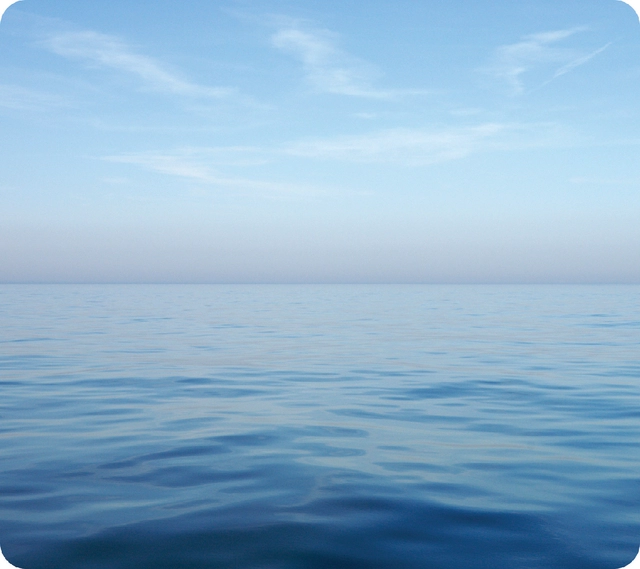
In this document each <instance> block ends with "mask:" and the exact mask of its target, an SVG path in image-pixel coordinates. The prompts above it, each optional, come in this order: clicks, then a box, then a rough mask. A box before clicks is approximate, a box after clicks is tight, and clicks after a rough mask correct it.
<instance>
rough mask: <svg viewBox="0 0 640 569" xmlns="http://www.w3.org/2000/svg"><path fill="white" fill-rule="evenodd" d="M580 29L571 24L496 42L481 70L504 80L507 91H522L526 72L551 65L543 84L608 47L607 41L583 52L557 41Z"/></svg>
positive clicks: (517, 93) (570, 35)
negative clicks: (494, 50) (516, 40)
mask: <svg viewBox="0 0 640 569" xmlns="http://www.w3.org/2000/svg"><path fill="white" fill-rule="evenodd" d="M584 30H585V28H572V29H567V30H556V31H551V32H542V33H538V34H531V35H527V36H524V37H523V38H522V39H521V40H520V41H519V42H516V43H513V44H508V45H503V46H500V47H499V48H498V49H497V50H496V52H495V53H494V56H493V58H492V61H491V63H490V64H489V65H488V66H486V67H484V68H483V69H482V70H481V71H483V72H484V73H486V74H487V75H489V76H491V77H493V78H495V79H497V80H498V81H499V82H501V83H503V84H506V86H507V87H508V89H509V91H510V92H511V94H513V95H519V94H522V93H523V92H524V91H525V82H524V77H525V75H526V74H527V73H528V72H530V71H533V70H536V69H540V68H543V67H545V66H546V67H547V68H549V67H550V68H551V69H554V68H555V69H554V70H553V71H551V72H550V78H549V79H547V80H546V81H544V82H543V84H546V83H549V82H550V81H553V80H554V79H557V78H558V77H561V76H562V75H565V74H566V73H569V72H570V71H572V70H574V69H576V68H577V67H580V66H581V65H584V64H585V63H587V62H589V61H590V60H591V59H593V58H594V57H595V56H597V55H598V54H600V53H602V52H603V51H604V50H605V49H607V47H609V45H610V44H607V45H605V46H603V47H600V48H598V49H596V50H594V51H591V52H589V53H584V52H582V51H580V50H577V49H573V48H569V47H564V46H560V45H558V44H559V43H560V42H562V41H563V40H566V39H568V38H570V37H572V36H574V35H575V34H577V33H579V32H582V31H584Z"/></svg>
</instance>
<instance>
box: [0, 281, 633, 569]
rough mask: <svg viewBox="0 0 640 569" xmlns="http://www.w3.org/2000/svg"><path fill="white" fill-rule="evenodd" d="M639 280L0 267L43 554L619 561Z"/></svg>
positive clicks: (3, 497)
mask: <svg viewBox="0 0 640 569" xmlns="http://www.w3.org/2000/svg"><path fill="white" fill-rule="evenodd" d="M639 545H640V287H638V286H542V285H541V286H537V285H536V286H533V285H532V286H506V285H505V286H488V285H487V286H476V285H461V286H444V285H443V286H439V285H438V286H436V285H429V286H422V285H406V286H405V285H388V286H387V285H384V286H383V285H211V286H209V285H46V286H45V285H2V286H0V546H1V547H2V551H3V553H4V554H5V556H6V557H7V559H8V560H9V561H10V562H11V563H13V564H14V565H17V566H18V567H21V568H23V569H54V568H56V569H75V568H78V569H80V568H91V569H120V568H122V569H125V568H127V569H129V568H131V569H133V568H135V569H145V568H154V569H164V568H167V569H169V568H171V569H176V568H180V569H183V568H184V569H191V568H192V569H199V568H214V569H218V568H219V569H231V568H233V569H297V568H300V569H303V568H304V569H306V568H311V569H342V568H344V569H347V568H349V569H350V568H362V569H365V568H366V569H369V568H371V569H382V568H389V569H391V568H393V569H413V568H421V569H422V568H424V569H462V568H465V569H470V568H474V569H480V568H487V569H488V568H491V569H502V568H504V569H616V568H618V567H621V566H622V565H626V564H627V563H629V562H630V561H631V560H632V559H633V557H634V556H635V554H636V553H637V551H638V546H639Z"/></svg>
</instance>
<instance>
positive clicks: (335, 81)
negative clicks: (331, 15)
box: [271, 26, 427, 99]
mask: <svg viewBox="0 0 640 569" xmlns="http://www.w3.org/2000/svg"><path fill="white" fill-rule="evenodd" d="M271 43H272V45H273V46H274V47H276V48H277V49H279V50H281V51H283V52H285V53H289V54H291V55H292V56H293V57H294V58H296V59H298V60H299V61H300V62H301V63H302V66H303V69H304V72H305V74H306V78H307V81H308V82H309V83H310V84H311V85H313V86H314V87H315V88H316V89H317V90H319V91H321V92H324V93H332V94H335V95H347V96H350V97H363V98H369V99H390V98H393V97H396V96H399V95H410V94H424V93H426V92H427V91H425V90H419V89H415V90H411V89H407V90H393V89H391V90H389V89H378V88H376V87H374V86H373V82H374V80H375V79H377V78H378V77H379V76H380V72H379V71H378V70H377V69H376V68H375V67H374V66H373V65H371V64H369V63H366V62H364V61H362V60H361V59H359V58H357V57H354V56H352V55H350V54H348V53H346V52H344V51H343V50H341V49H340V48H339V47H337V42H336V36H335V34H332V33H330V32H328V31H308V30H302V29H300V28H298V27H295V26H287V27H283V28H281V29H280V30H278V32H277V33H275V34H274V35H273V36H272V37H271Z"/></svg>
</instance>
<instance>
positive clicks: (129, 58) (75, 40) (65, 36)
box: [44, 31, 233, 98]
mask: <svg viewBox="0 0 640 569" xmlns="http://www.w3.org/2000/svg"><path fill="white" fill-rule="evenodd" d="M44 44H45V46H46V47H47V48H48V49H49V50H51V51H52V52H53V53H55V54H57V55H60V56H62V57H65V58H68V59H75V60H79V61H83V62H85V63H86V64H88V65H90V66H94V67H106V68H110V69H115V70H117V71H121V72H124V73H128V74H130V75H133V76H135V77H137V78H138V79H139V80H140V81H142V83H143V84H145V85H146V86H147V87H148V88H151V89H154V90H157V91H162V92H167V93H172V94H176V95H182V96H187V97H205V98H222V97H226V96H228V95H230V94H231V93H232V92H233V90H231V89H228V88H222V87H207V86H202V85H198V84H197V83H192V82H190V81H187V80H185V79H183V78H181V77H179V76H178V75H177V74H175V73H172V72H171V71H169V70H167V69H165V68H164V66H163V65H161V64H160V63H159V62H157V61H156V60H154V59H153V58H151V57H148V56H146V55H142V54H139V53H137V52H136V51H135V50H134V49H132V48H131V47H130V46H128V45H127V44H126V43H125V42H124V41H122V40H121V39H119V38H117V37H114V36H110V35H106V34H101V33H97V32H93V31H78V32H65V33H59V34H55V35H52V36H50V37H49V38H48V39H47V40H46V41H45V42H44Z"/></svg>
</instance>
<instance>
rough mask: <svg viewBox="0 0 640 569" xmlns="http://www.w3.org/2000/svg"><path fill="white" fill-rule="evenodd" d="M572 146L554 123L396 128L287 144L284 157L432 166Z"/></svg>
mask: <svg viewBox="0 0 640 569" xmlns="http://www.w3.org/2000/svg"><path fill="white" fill-rule="evenodd" d="M572 142H573V139H572V135H571V134H570V133H568V132H566V131H564V130H563V129H562V128H561V127H559V126H558V125H556V124H553V123H548V124H507V123H485V124H479V125H475V126H466V127H448V128H442V129H439V130H438V129H409V128H397V129H387V130H381V131H377V132H372V133H367V134H362V135H355V136H339V137H333V138H320V139H310V140H301V141H298V142H295V143H293V144H289V145H287V146H286V147H285V148H284V152H285V153H286V154H289V155H293V156H299V157H305V158H315V159H321V160H340V161H347V162H359V163H375V164H381V163H386V164H398V165H404V166H428V165H431V164H437V163H440V162H447V161H451V160H458V159H462V158H465V157H467V156H470V155H472V154H475V153H478V152H483V151H491V150H505V151H511V150H519V149H522V148H534V147H545V146H551V145H555V146H557V145H558V144H570V143H572Z"/></svg>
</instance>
